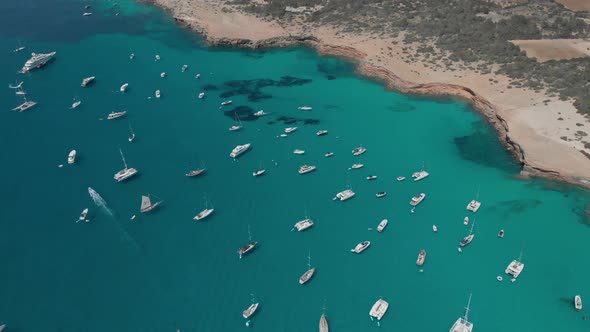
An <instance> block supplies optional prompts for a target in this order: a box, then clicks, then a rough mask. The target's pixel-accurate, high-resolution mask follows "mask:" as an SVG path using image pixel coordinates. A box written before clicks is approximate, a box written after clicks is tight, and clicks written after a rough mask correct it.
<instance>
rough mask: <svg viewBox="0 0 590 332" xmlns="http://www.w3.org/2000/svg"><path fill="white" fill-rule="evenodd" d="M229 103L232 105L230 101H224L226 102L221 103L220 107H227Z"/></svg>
mask: <svg viewBox="0 0 590 332" xmlns="http://www.w3.org/2000/svg"><path fill="white" fill-rule="evenodd" d="M231 103H232V101H231V100H226V101H223V102H221V106H225V105H229V104H231Z"/></svg>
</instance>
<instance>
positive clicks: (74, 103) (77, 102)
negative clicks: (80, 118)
mask: <svg viewBox="0 0 590 332" xmlns="http://www.w3.org/2000/svg"><path fill="white" fill-rule="evenodd" d="M80 104H82V101H81V100H80V99H78V98H76V97H74V102H73V103H72V106H70V109H71V110H73V109H74V108H77V107H78V106H80Z"/></svg>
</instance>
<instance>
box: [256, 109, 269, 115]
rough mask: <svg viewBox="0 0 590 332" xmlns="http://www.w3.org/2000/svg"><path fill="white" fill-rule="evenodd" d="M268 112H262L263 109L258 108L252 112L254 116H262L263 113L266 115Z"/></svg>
mask: <svg viewBox="0 0 590 332" xmlns="http://www.w3.org/2000/svg"><path fill="white" fill-rule="evenodd" d="M267 114H268V113H266V112H264V111H263V110H260V111H258V112H255V113H254V116H263V115H267Z"/></svg>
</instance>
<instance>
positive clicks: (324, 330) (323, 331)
mask: <svg viewBox="0 0 590 332" xmlns="http://www.w3.org/2000/svg"><path fill="white" fill-rule="evenodd" d="M320 332H330V328H329V326H328V320H327V319H326V314H324V313H322V316H321V317H320Z"/></svg>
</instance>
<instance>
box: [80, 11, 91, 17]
mask: <svg viewBox="0 0 590 332" xmlns="http://www.w3.org/2000/svg"><path fill="white" fill-rule="evenodd" d="M90 15H92V13H91V12H84V14H82V16H90Z"/></svg>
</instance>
